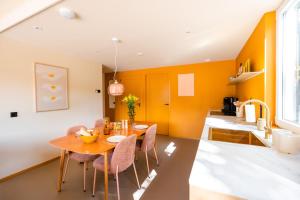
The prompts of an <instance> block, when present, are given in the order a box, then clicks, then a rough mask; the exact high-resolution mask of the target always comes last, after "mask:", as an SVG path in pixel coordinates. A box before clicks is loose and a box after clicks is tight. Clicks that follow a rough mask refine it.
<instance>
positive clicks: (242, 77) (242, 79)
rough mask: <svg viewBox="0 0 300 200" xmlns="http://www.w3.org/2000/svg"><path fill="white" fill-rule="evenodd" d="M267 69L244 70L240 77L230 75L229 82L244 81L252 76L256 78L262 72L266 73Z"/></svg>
mask: <svg viewBox="0 0 300 200" xmlns="http://www.w3.org/2000/svg"><path fill="white" fill-rule="evenodd" d="M264 72H265V70H264V69H263V70H260V71H257V72H243V73H242V74H240V75H239V76H238V77H229V83H230V84H238V83H241V82H244V81H247V80H249V79H251V78H254V77H256V76H258V75H260V74H262V73H264Z"/></svg>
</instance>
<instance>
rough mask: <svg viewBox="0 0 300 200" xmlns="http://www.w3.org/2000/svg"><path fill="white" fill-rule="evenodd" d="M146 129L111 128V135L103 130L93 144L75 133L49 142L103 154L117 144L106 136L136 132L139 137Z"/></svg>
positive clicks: (83, 151)
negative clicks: (109, 140)
mask: <svg viewBox="0 0 300 200" xmlns="http://www.w3.org/2000/svg"><path fill="white" fill-rule="evenodd" d="M145 132H146V129H143V130H138V129H132V128H129V129H122V130H111V131H110V134H109V135H104V134H103V132H102V131H101V132H100V134H99V137H98V139H97V141H96V142H94V143H91V144H85V143H83V141H82V140H81V139H80V138H79V137H78V136H76V135H75V134H72V135H67V136H63V137H59V138H56V139H54V140H51V141H50V142H49V143H50V144H51V145H52V146H54V147H56V148H59V149H63V150H67V151H72V152H76V153H81V154H102V153H104V152H107V151H110V150H112V149H113V148H114V147H115V146H116V144H114V143H110V142H107V141H106V138H108V137H110V136H112V135H126V136H129V135H132V134H136V135H137V136H138V137H139V136H141V135H143V134H145Z"/></svg>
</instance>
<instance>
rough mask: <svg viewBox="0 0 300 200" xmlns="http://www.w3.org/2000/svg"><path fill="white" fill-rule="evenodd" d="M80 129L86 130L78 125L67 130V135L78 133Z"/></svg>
mask: <svg viewBox="0 0 300 200" xmlns="http://www.w3.org/2000/svg"><path fill="white" fill-rule="evenodd" d="M81 128H84V129H87V128H86V127H85V126H83V125H78V126H73V127H71V128H69V129H68V132H67V135H72V134H75V133H76V132H77V131H79V130H80V129H81Z"/></svg>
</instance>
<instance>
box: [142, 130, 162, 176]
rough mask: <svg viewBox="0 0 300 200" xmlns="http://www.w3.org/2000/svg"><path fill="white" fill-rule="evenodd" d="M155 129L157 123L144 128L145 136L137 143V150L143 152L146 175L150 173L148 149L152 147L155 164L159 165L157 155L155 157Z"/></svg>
mask: <svg viewBox="0 0 300 200" xmlns="http://www.w3.org/2000/svg"><path fill="white" fill-rule="evenodd" d="M156 130H157V124H153V125H152V126H150V127H149V128H148V129H147V130H146V133H145V136H144V139H143V140H142V142H140V143H139V142H138V143H137V150H139V151H142V152H144V153H145V156H146V164H147V170H148V175H149V174H150V170H149V161H148V151H150V150H152V149H153V151H154V156H155V159H156V163H157V165H159V163H158V157H157V153H156V149H155V137H156Z"/></svg>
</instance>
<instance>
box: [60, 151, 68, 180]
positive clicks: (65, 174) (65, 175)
mask: <svg viewBox="0 0 300 200" xmlns="http://www.w3.org/2000/svg"><path fill="white" fill-rule="evenodd" d="M69 160H70V154H69V153H68V158H67V163H66V168H65V173H64V176H63V180H62V182H63V183H65V178H66V174H67V170H68V166H69Z"/></svg>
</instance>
